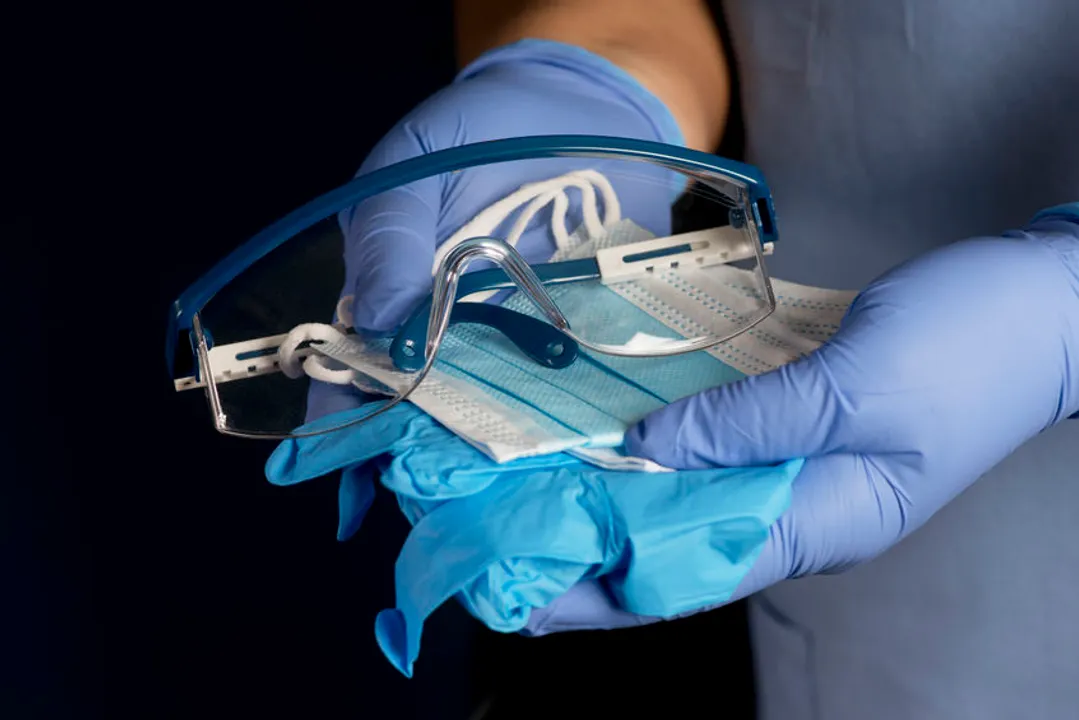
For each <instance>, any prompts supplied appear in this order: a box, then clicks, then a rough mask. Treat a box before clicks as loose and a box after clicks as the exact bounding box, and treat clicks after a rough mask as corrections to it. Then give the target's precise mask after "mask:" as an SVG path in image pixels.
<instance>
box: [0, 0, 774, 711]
mask: <svg viewBox="0 0 1079 720" xmlns="http://www.w3.org/2000/svg"><path fill="white" fill-rule="evenodd" d="M363 5H365V4H364V3H353V4H351V5H344V6H342V7H338V6H337V4H335V3H330V2H309V3H304V4H303V6H302V7H299V6H297V7H291V8H290V7H287V6H285V7H275V6H273V5H268V4H264V5H263V6H261V7H259V8H257V9H250V10H247V9H238V8H236V9H233V8H227V7H222V6H206V7H198V6H195V5H183V6H171V7H169V6H154V7H150V6H146V5H144V6H141V7H139V8H117V9H114V10H102V9H101V8H99V7H94V8H91V9H88V10H84V11H80V12H81V13H83V14H75V11H73V10H70V9H66V8H60V7H55V8H52V7H50V8H42V9H39V11H38V12H39V15H38V16H37V17H29V16H24V15H18V14H17V11H15V10H5V11H4V12H5V13H6V15H5V17H4V18H2V22H0V26H2V30H0V33H2V37H0V47H2V48H3V49H2V51H0V52H3V56H0V59H2V60H3V63H4V67H5V68H6V69H5V71H4V73H5V78H4V80H5V82H4V88H3V91H2V92H3V104H2V107H3V113H4V116H5V117H6V120H5V124H6V126H7V130H6V131H5V135H6V136H7V137H6V138H5V141H4V143H3V145H2V147H3V155H2V156H0V160H2V162H3V183H4V184H3V187H2V190H3V192H2V198H3V199H2V201H0V202H2V204H0V209H2V214H0V220H2V227H0V230H2V238H3V242H4V246H3V255H2V256H0V257H3V258H4V260H3V261H2V263H3V267H2V280H3V282H0V302H2V303H3V304H2V305H0V308H3V309H4V320H5V322H4V331H3V337H4V340H3V352H0V356H3V357H4V363H3V371H4V374H3V378H4V380H5V388H6V389H7V392H6V393H5V397H6V410H7V411H6V412H4V413H0V417H3V418H4V420H3V422H4V425H3V428H2V435H0V437H2V438H3V445H2V446H0V448H2V449H3V451H4V463H3V465H0V468H2V469H0V478H2V479H0V483H2V489H3V493H2V494H0V533H2V534H0V617H2V618H3V628H2V634H0V662H2V667H0V717H2V718H5V719H7V718H13V719H14V718H20V719H21V718H69V717H70V718H95V717H107V718H127V717H133V718H134V717H137V718H172V717H177V718H181V717H182V718H187V717H216V716H234V717H235V716H243V717H253V716H260V717H310V718H322V717H335V718H336V717H357V718H359V717H364V718H450V719H452V718H462V719H464V718H468V717H470V713H471V712H472V711H473V710H475V709H476V708H477V707H479V706H480V705H481V704H482V703H483V702H484V701H485V699H491V698H493V704H492V705H491V706H490V712H489V714H488V715H486V716H485V717H487V718H491V719H498V718H510V717H513V718H522V717H545V718H549V717H552V716H556V717H588V716H592V715H596V714H604V715H616V714H624V715H627V716H630V717H636V716H638V715H640V714H642V712H644V705H643V703H645V702H649V703H654V704H655V705H656V706H657V707H658V708H660V709H659V712H660V714H661V715H662V716H664V717H678V716H689V715H690V714H693V715H694V716H697V715H700V714H701V713H702V712H707V710H706V709H708V710H714V711H716V713H717V714H719V711H720V710H721V709H722V710H723V711H724V712H723V713H722V715H723V716H724V717H733V718H748V717H752V709H751V706H752V676H751V671H750V656H749V646H748V642H747V637H746V631H745V625H744V615H743V609H742V606H741V605H740V604H737V605H734V606H732V607H729V608H726V609H724V610H722V611H718V612H714V613H711V614H709V615H707V616H704V617H697V618H693V619H690V620H685V621H681V622H678V623H673V624H664V625H661V626H655V627H650V628H641V629H634V630H628V631H619V632H594V633H584V634H572V635H562V636H555V637H549V638H541V639H532V640H528V639H524V638H520V637H517V636H504V635H499V634H496V633H493V632H491V631H489V630H487V629H486V628H484V627H483V626H482V625H481V624H480V623H479V622H477V621H475V620H474V619H472V618H471V617H470V616H469V615H467V613H465V612H464V611H463V610H462V609H461V608H460V607H459V606H458V605H456V604H455V603H449V604H447V605H446V606H445V607H443V608H442V609H441V610H439V611H438V612H437V613H436V614H435V615H434V616H433V617H432V618H431V620H430V621H429V622H428V624H427V626H426V628H425V635H424V645H423V652H422V654H421V657H420V660H419V662H418V664H417V666H416V677H415V678H414V679H412V680H406V679H405V678H403V677H401V676H400V675H398V674H397V673H396V671H394V670H393V669H392V668H391V667H390V665H389V664H388V663H387V662H386V661H385V660H384V659H383V658H382V656H381V653H380V652H379V650H378V648H377V645H376V643H375V640H374V633H373V621H374V617H375V614H376V613H377V611H378V610H380V609H382V608H384V607H389V606H392V603H393V592H392V569H393V562H394V559H395V556H396V553H397V550H398V548H399V547H400V544H401V542H402V540H403V539H404V536H405V535H406V533H407V531H408V527H407V523H406V522H405V521H404V520H403V518H401V517H400V515H399V513H398V512H397V510H396V508H395V507H394V506H393V503H392V499H391V498H388V497H386V496H385V495H383V496H380V498H379V501H378V502H377V503H376V507H375V508H374V510H373V512H372V515H371V516H369V518H368V521H367V523H366V524H365V526H364V527H363V529H362V530H361V532H360V533H359V535H358V536H357V537H356V538H354V539H353V540H352V541H350V542H348V543H345V544H341V543H338V542H337V541H336V540H335V538H334V530H335V524H336V481H335V479H334V478H326V479H324V480H321V481H317V482H311V483H306V484H303V485H300V486H297V487H293V488H287V489H283V488H275V487H271V486H270V485H269V484H268V483H267V482H266V481H265V479H264V477H263V474H262V465H263V462H264V460H265V458H266V457H267V455H268V453H269V452H270V450H271V449H272V445H268V444H264V443H259V442H248V441H242V440H236V439H230V438H225V437H222V436H219V435H217V434H216V433H214V432H213V430H212V429H211V425H210V422H209V417H208V416H207V414H206V408H205V405H204V403H203V402H202V399H201V397H194V396H193V395H192V396H190V397H188V396H186V395H184V396H178V395H176V394H175V393H174V392H173V391H172V388H171V385H170V383H169V380H168V377H167V374H166V369H165V363H164V343H163V341H164V330H165V324H164V321H165V316H166V311H167V307H168V303H169V302H170V301H171V300H172V299H173V298H174V297H175V296H176V295H177V294H178V293H179V292H180V291H181V290H182V289H183V288H184V286H186V285H187V284H188V283H190V282H191V281H192V280H194V279H195V278H196V277H197V276H198V275H199V274H200V273H201V272H202V271H204V270H205V269H206V268H208V267H209V266H210V265H211V264H212V263H213V262H214V261H216V260H217V259H219V258H220V257H221V256H223V255H224V254H225V253H226V252H228V251H229V250H230V249H232V248H233V247H234V246H235V245H237V244H239V243H240V242H242V241H243V240H245V239H246V238H248V237H249V236H250V235H252V234H254V233H255V232H256V231H258V230H259V229H260V228H262V227H263V226H264V225H266V224H268V223H270V222H272V221H273V220H275V219H277V218H278V217H280V216H281V215H283V214H285V213H286V212H288V211H289V210H291V209H293V208H294V207H296V206H297V205H299V204H302V203H303V202H305V201H307V200H309V199H310V198H312V197H313V196H315V195H317V194H319V193H321V192H324V191H326V190H328V189H330V188H332V187H334V186H336V185H338V184H340V183H341V182H343V181H345V180H347V179H348V178H349V177H350V176H351V175H352V173H353V172H354V171H355V170H356V168H357V167H358V166H359V164H360V162H361V161H362V159H363V157H364V155H365V154H366V153H367V152H368V151H369V150H370V148H371V147H372V146H373V144H374V143H375V142H376V141H377V140H378V138H379V137H380V136H381V135H382V134H383V133H384V132H385V131H386V130H388V129H389V128H390V127H391V125H392V124H393V123H394V122H395V121H396V120H397V119H398V118H399V117H400V116H401V115H402V114H404V113H405V112H406V111H407V110H409V109H410V108H411V107H412V106H413V105H415V104H416V103H417V102H419V101H420V100H422V99H423V98H424V97H426V96H427V95H428V94H430V93H431V92H433V91H434V90H436V89H437V88H439V87H440V86H442V85H443V84H445V83H447V82H448V81H450V80H451V78H452V76H453V73H454V62H453V45H452V15H451V7H450V3H449V2H448V0H443V1H438V0H428V1H427V2H423V1H421V0H395V1H394V2H392V3H384V4H379V5H378V6H377V8H372V7H363ZM726 154H732V155H733V154H735V152H734V151H733V150H731V149H730V148H728V149H727V151H726Z"/></svg>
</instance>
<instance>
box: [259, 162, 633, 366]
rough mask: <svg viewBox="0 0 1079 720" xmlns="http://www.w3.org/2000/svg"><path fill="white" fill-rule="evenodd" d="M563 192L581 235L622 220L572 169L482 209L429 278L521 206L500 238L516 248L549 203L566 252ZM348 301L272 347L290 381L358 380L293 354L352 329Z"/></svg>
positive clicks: (591, 181)
mask: <svg viewBox="0 0 1079 720" xmlns="http://www.w3.org/2000/svg"><path fill="white" fill-rule="evenodd" d="M569 188H577V189H578V190H580V191H581V215H582V221H583V224H584V227H585V230H586V231H587V237H589V238H595V237H599V236H600V235H602V234H603V233H604V232H605V231H606V230H607V229H609V228H610V227H611V226H612V225H614V224H615V223H617V222H619V221H620V220H621V219H622V206H621V204H620V203H619V201H618V195H617V194H616V193H615V191H614V187H613V186H612V185H611V183H610V181H609V180H607V178H606V177H605V176H604V175H603V174H602V173H599V172H597V171H595V170H575V171H573V172H569V173H566V174H565V175H561V176H559V177H555V178H551V179H549V180H541V181H539V182H535V183H529V184H527V185H523V186H521V188H520V189H518V190H517V191H516V192H514V193H512V194H510V195H508V196H506V197H504V198H502V199H501V200H499V201H498V202H496V203H493V204H492V205H490V206H488V207H487V208H486V209H484V210H483V211H481V212H480V213H479V214H478V215H476V216H475V217H474V218H472V220H470V221H469V222H467V223H466V224H465V225H463V226H462V227H461V228H460V229H459V230H458V231H457V232H455V233H454V234H453V235H452V236H451V237H450V238H449V239H448V240H446V242H444V243H443V244H442V245H441V246H440V247H439V248H438V250H437V251H436V252H435V259H434V264H433V265H432V268H431V273H432V275H433V274H434V273H435V272H436V271H437V270H438V266H439V264H440V263H441V262H442V258H444V257H445V255H446V253H448V252H449V251H450V250H452V249H453V248H455V247H457V246H458V245H460V244H461V243H462V242H464V241H465V240H468V239H469V238H474V237H485V236H490V235H493V234H494V233H495V231H496V230H497V229H498V227H499V226H500V225H501V224H502V223H503V222H505V221H506V219H508V218H509V216H510V215H512V214H513V213H514V211H516V210H517V209H518V208H520V207H521V206H525V208H524V210H522V212H521V214H520V215H519V216H518V218H517V219H516V220H515V221H514V223H513V226H512V228H511V229H510V232H509V234H507V235H506V237H505V241H506V243H507V244H509V245H510V246H512V247H516V246H517V243H518V242H519V241H520V239H521V236H522V235H524V232H525V230H527V229H528V225H529V224H530V223H531V222H532V220H533V219H534V218H535V217H536V214H537V213H539V212H540V210H542V209H543V208H545V207H547V206H548V205H550V204H552V203H553V204H554V207H553V208H552V209H551V234H552V235H553V236H554V242H555V248H556V254H557V253H558V252H564V251H567V250H570V249H572V248H571V245H572V242H571V240H570V230H569V229H568V228H567V226H566V215H567V213H568V212H569V196H568V195H567V194H566V190H568V189H569ZM596 189H598V190H599V192H600V194H601V195H602V197H603V218H602V219H601V218H600V216H599V207H598V203H597V201H596ZM552 257H553V256H552ZM490 294H492V293H486V294H485V295H490ZM352 300H353V296H351V295H346V296H344V297H342V298H341V299H340V300H339V301H338V303H337V311H336V315H337V321H336V322H335V323H334V324H333V325H332V326H330V325H324V324H320V323H305V324H303V325H298V326H296V327H295V328H293V330H292V332H290V333H289V334H288V335H287V336H286V337H285V339H284V340H283V341H282V343H281V345H280V346H279V348H278V355H279V356H280V366H281V372H283V373H284V374H285V375H286V376H288V377H290V378H292V379H294V380H295V379H297V378H300V377H303V375H304V374H305V373H306V374H307V375H308V376H309V377H312V378H314V379H315V380H321V381H323V382H327V383H332V384H334V385H348V384H350V383H353V381H354V380H355V379H356V378H358V377H359V375H358V373H356V372H355V371H354V370H352V369H351V368H348V367H345V366H343V365H340V364H339V363H336V362H334V361H333V360H331V359H330V358H328V357H325V356H323V355H320V354H318V352H317V351H318V346H317V345H315V346H313V349H314V350H315V351H316V352H315V354H312V355H308V356H307V357H306V358H305V359H304V360H303V362H302V363H301V362H300V359H299V358H298V357H296V350H297V348H298V347H299V345H301V344H302V343H305V342H307V341H309V340H320V341H323V342H330V341H331V340H333V339H335V338H336V336H335V335H333V334H332V333H330V332H327V329H331V330H333V332H334V333H338V332H344V331H345V330H346V329H347V328H349V327H351V326H352V312H351V310H350V308H351V306H352ZM331 364H332V366H331ZM338 366H339V367H338Z"/></svg>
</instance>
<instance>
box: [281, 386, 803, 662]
mask: <svg viewBox="0 0 1079 720" xmlns="http://www.w3.org/2000/svg"><path fill="white" fill-rule="evenodd" d="M377 407H378V404H373V405H372V406H369V407H363V408H358V409H356V410H352V411H348V413H349V414H350V415H354V416H356V417H360V416H362V415H363V414H365V413H369V412H372V411H373V410H374V409H375V408H377ZM338 419H342V416H337V417H336V418H334V419H333V420H331V419H330V418H324V419H322V420H316V421H315V422H313V423H310V424H309V425H308V426H307V428H308V429H315V428H317V427H318V426H319V424H320V423H324V422H333V421H336V420H338ZM369 460H371V461H373V462H374V463H375V464H376V465H377V466H378V470H379V471H380V479H381V481H382V484H383V485H385V486H386V487H387V488H389V489H390V490H392V491H393V492H394V494H395V496H396V497H397V500H398V504H399V506H400V508H401V510H402V512H403V513H404V514H405V516H406V517H407V518H408V520H409V521H410V522H411V523H412V525H413V530H412V532H411V533H410V534H409V536H408V540H407V541H406V542H405V545H404V547H403V548H402V550H401V554H400V556H399V558H398V561H397V565H396V572H395V575H396V578H395V584H396V607H395V608H392V609H388V610H385V611H383V612H381V613H380V614H379V616H378V618H377V620H376V623H375V635H376V638H377V640H378V643H379V646H380V647H381V648H382V650H383V652H384V653H385V654H386V657H387V658H388V659H389V660H390V661H391V662H392V663H393V665H394V666H395V667H396V668H397V669H399V670H400V671H401V672H402V673H404V674H405V675H408V676H411V674H412V667H413V663H414V662H415V660H416V658H417V656H418V654H419V649H420V633H421V630H422V626H423V621H424V619H425V618H426V617H427V616H428V615H429V614H430V613H431V612H432V611H433V610H434V609H435V608H437V607H438V606H439V605H441V604H442V603H443V602H445V601H446V600H448V599H449V598H451V597H454V598H456V599H457V600H458V601H460V602H462V603H463V604H464V606H465V608H466V609H468V611H469V612H470V613H472V615H474V616H475V617H477V618H479V619H480V620H482V621H483V622H484V623H485V624H486V625H487V626H488V627H490V628H493V629H495V630H499V631H502V632H513V631H520V630H528V629H529V628H532V629H534V628H536V627H537V626H538V625H539V624H541V623H542V622H544V618H545V617H549V616H550V612H551V611H550V610H548V608H551V607H554V606H555V605H557V604H558V603H559V602H563V601H565V599H566V598H569V602H570V603H572V604H574V605H576V606H579V607H583V608H588V607H605V606H606V604H607V603H611V604H614V605H617V606H619V607H622V608H625V611H619V612H618V613H616V614H617V616H618V619H619V621H620V622H624V623H627V624H636V623H639V622H642V617H644V616H651V615H654V616H658V617H668V616H672V615H676V614H678V613H681V612H687V611H690V610H693V609H696V608H699V607H700V606H702V605H706V604H709V603H712V604H714V603H718V602H722V601H723V600H725V599H726V598H727V597H729V595H730V594H731V593H732V592H733V591H734V589H735V588H736V587H737V585H738V583H739V581H740V580H741V579H742V578H743V577H744V576H745V574H746V572H747V571H748V570H749V568H750V567H751V566H752V564H753V560H754V558H755V557H756V556H757V553H759V552H760V549H761V547H762V546H763V544H764V542H765V540H766V538H767V537H768V528H769V527H770V526H771V525H772V523H773V522H775V520H776V519H777V518H778V517H779V516H780V514H781V513H782V512H783V510H784V509H785V508H786V507H787V505H788V503H789V501H790V487H791V483H792V482H793V480H794V477H795V476H796V475H797V473H798V470H799V469H800V468H801V466H802V461H801V460H795V461H791V462H784V463H779V464H777V465H775V466H766V467H757V468H749V469H742V468H727V469H714V468H712V469H704V470H696V471H685V472H679V473H629V472H618V471H605V470H601V469H599V468H596V467H593V466H591V465H587V464H585V463H583V462H581V461H579V460H576V459H574V458H573V457H571V456H569V455H566V454H564V453H557V454H554V455H547V456H543V457H534V458H523V459H520V460H516V461H513V462H511V463H506V464H499V463H496V462H494V461H493V460H491V459H489V458H488V457H487V456H485V455H483V454H482V453H481V452H479V451H478V450H476V449H475V448H473V447H471V446H470V445H468V444H467V443H466V442H464V441H463V440H461V439H460V438H458V437H457V436H455V435H453V434H452V433H450V432H449V431H448V430H446V429H445V428H444V427H442V426H441V425H439V424H438V423H437V422H436V421H435V420H434V419H432V418H431V417H429V416H428V415H426V414H424V413H422V412H421V411H419V410H418V409H417V408H415V407H414V406H412V405H409V404H400V405H397V406H395V407H392V408H390V409H388V410H387V411H386V412H384V413H383V414H381V415H379V416H378V417H376V418H372V419H371V420H370V422H367V423H363V424H360V425H357V426H355V429H354V430H352V431H350V432H333V433H328V434H326V435H318V436H313V437H304V438H298V439H293V440H288V441H286V442H284V443H282V444H281V445H279V446H278V448H277V449H276V450H275V451H274V453H273V455H272V456H271V457H270V460H269V461H268V463H267V466H266V475H267V477H268V478H269V480H270V481H271V482H273V483H275V484H278V485H290V484H294V483H297V482H303V481H305V480H309V479H312V478H316V477H319V476H322V475H324V474H326V473H328V472H331V471H333V470H336V469H344V473H343V481H342V483H341V490H342V495H341V503H340V517H341V524H340V527H341V529H342V531H343V532H345V533H347V532H350V531H352V530H353V529H354V528H355V524H356V520H357V517H358V516H359V515H360V514H362V512H363V510H365V509H366V505H367V504H368V503H369V502H370V496H369V494H368V493H369V488H370V487H371V482H370V472H371V463H370V462H367V461H369ZM608 597H609V598H610V600H605V599H603V598H608ZM534 616H538V617H534ZM608 620H609V618H608Z"/></svg>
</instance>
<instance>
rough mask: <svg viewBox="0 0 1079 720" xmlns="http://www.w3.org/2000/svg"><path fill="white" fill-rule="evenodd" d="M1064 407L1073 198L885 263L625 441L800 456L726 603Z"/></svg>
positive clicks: (977, 469) (1027, 434) (818, 562)
mask: <svg viewBox="0 0 1079 720" xmlns="http://www.w3.org/2000/svg"><path fill="white" fill-rule="evenodd" d="M1077 411H1079V203H1073V204H1071V205H1067V206H1062V207H1059V208H1054V209H1051V210H1048V211H1045V212H1043V213H1039V215H1038V216H1037V217H1036V218H1035V219H1034V220H1033V221H1032V222H1031V223H1030V224H1029V225H1028V226H1027V227H1026V228H1025V229H1024V230H1023V231H1016V232H1008V233H1005V235H1004V236H1003V237H998V238H988V237H987V238H977V239H972V240H969V241H965V242H960V243H956V244H954V245H951V246H947V247H944V248H941V249H939V250H936V251H934V252H932V253H930V254H928V255H926V256H924V257H921V258H918V259H916V260H914V261H912V262H909V263H906V264H905V265H902V266H900V267H898V268H896V269H894V270H893V271H891V272H889V273H887V274H885V275H884V276H883V277H881V278H880V279H878V280H877V281H876V282H874V283H872V284H871V285H870V286H869V287H868V288H867V289H866V290H865V291H864V292H862V293H861V294H860V295H859V296H858V298H857V299H856V300H855V301H854V303H853V304H852V306H851V308H850V310H849V312H848V314H847V316H846V318H845V320H844V322H843V324H842V327H841V329H840V331H839V332H838V333H837V334H836V335H835V336H834V338H833V339H832V340H831V341H830V342H829V343H827V344H826V345H825V346H823V347H822V348H820V350H819V351H817V352H815V353H813V354H812V355H810V356H807V357H805V358H804V359H803V360H800V361H799V362H796V363H793V364H791V365H788V366H785V367H783V368H781V369H779V370H778V371H775V372H773V373H770V374H767V375H761V376H757V377H752V378H748V379H746V380H744V381H741V382H738V383H734V384H731V385H727V386H724V387H721V388H717V389H715V390H713V391H708V392H706V393H704V394H701V395H698V396H694V397H690V398H687V399H685V400H683V401H680V402H677V403H673V404H671V405H669V406H667V407H665V408H663V409H662V410H660V411H658V412H656V413H654V414H653V415H651V416H649V417H648V418H646V419H644V420H643V421H642V422H641V423H639V425H637V426H636V427H634V428H632V429H631V430H630V432H629V434H628V436H627V449H628V450H629V451H630V452H632V453H634V454H639V455H642V456H644V457H649V458H652V459H654V460H656V461H657V462H659V463H662V464H664V465H667V466H670V467H675V468H702V467H709V466H745V465H758V464H762V463H771V462H775V461H777V460H781V459H785V458H794V457H805V458H807V461H806V464H805V466H804V468H803V470H802V472H801V473H800V475H799V476H798V478H797V479H796V481H795V484H794V488H793V497H792V503H791V507H790V509H789V510H788V511H787V512H786V513H785V514H784V515H783V516H782V518H781V519H780V520H779V521H778V522H777V523H776V524H775V526H774V527H773V528H772V530H771V537H770V540H769V542H768V544H767V545H766V547H765V549H764V551H763V552H762V554H761V556H760V557H759V559H758V560H757V562H756V564H755V565H754V567H753V569H752V571H751V572H750V573H749V575H748V576H747V577H746V578H745V579H744V580H743V582H742V583H741V586H740V588H739V590H738V591H737V593H736V594H735V597H736V598H737V597H741V596H745V595H749V594H751V593H753V592H756V591H757V590H760V589H762V588H765V587H767V586H769V585H771V584H773V583H776V582H778V581H780V580H783V579H786V578H793V577H799V576H802V575H807V574H812V573H822V572H834V571H839V570H842V569H845V568H848V567H850V566H852V565H855V564H857V563H859V562H863V561H865V560H868V559H870V558H873V557H874V556H876V555H878V554H879V553H881V552H882V551H884V550H886V549H887V548H889V547H891V546H892V545H894V544H895V543H896V542H898V541H899V540H900V539H901V538H903V537H904V536H906V535H908V534H909V533H911V532H913V531H914V530H915V529H917V528H918V527H920V526H921V525H922V524H923V523H925V522H926V520H928V519H929V518H930V517H931V516H932V515H933V514H934V513H935V512H936V511H937V510H939V509H940V508H941V507H942V506H943V505H945V504H946V503H947V502H949V501H950V500H951V499H952V498H954V497H955V496H956V495H958V494H959V493H960V492H962V491H963V490H964V489H966V488H967V487H968V486H970V485H971V484H972V483H973V482H974V481H976V480H977V479H978V478H979V477H980V476H982V475H984V474H985V473H986V472H988V471H989V470H990V469H992V468H993V467H994V466H995V465H996V464H997V463H999V462H1000V461H1001V460H1003V459H1004V458H1005V457H1006V456H1007V455H1009V454H1010V453H1011V452H1012V451H1014V450H1015V449H1016V448H1018V447H1019V446H1020V445H1021V444H1023V443H1024V442H1026V441H1027V440H1029V439H1031V438H1032V437H1033V436H1035V435H1037V434H1038V433H1040V432H1042V431H1044V430H1045V429H1047V428H1049V427H1050V426H1052V425H1054V424H1056V423H1058V422H1060V421H1063V420H1064V419H1065V418H1067V417H1068V416H1069V415H1071V414H1074V413H1076V412H1077ZM1071 422H1076V421H1074V420H1072V421H1071ZM1077 429H1079V428H1077ZM564 609H565V608H564ZM586 612H587V615H588V620H587V621H586V624H588V625H593V626H595V625H600V626H602V625H603V623H602V622H598V623H597V622H596V620H595V615H596V613H597V610H596V608H594V607H592V608H588V609H587V611H586ZM613 617H616V616H614V615H612V618H613Z"/></svg>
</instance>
